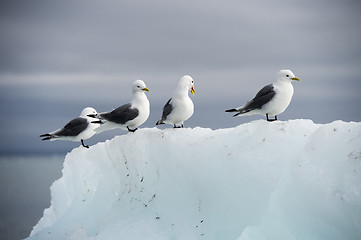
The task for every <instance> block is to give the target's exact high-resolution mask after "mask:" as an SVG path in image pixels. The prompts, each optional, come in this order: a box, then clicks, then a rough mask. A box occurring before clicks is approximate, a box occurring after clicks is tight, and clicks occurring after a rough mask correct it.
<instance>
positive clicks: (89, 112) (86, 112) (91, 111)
mask: <svg viewBox="0 0 361 240" xmlns="http://www.w3.org/2000/svg"><path fill="white" fill-rule="evenodd" d="M92 114H97V111H96V110H95V109H94V108H92V107H86V108H84V109H83V111H81V113H80V117H87V116H88V115H92Z"/></svg>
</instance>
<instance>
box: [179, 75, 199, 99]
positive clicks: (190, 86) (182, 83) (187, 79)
mask: <svg viewBox="0 0 361 240" xmlns="http://www.w3.org/2000/svg"><path fill="white" fill-rule="evenodd" d="M178 88H181V89H187V91H190V92H191V93H192V95H193V96H194V94H195V93H196V91H195V90H194V80H193V78H192V77H191V76H188V75H185V76H183V77H182V78H181V79H180V80H179V84H178Z"/></svg>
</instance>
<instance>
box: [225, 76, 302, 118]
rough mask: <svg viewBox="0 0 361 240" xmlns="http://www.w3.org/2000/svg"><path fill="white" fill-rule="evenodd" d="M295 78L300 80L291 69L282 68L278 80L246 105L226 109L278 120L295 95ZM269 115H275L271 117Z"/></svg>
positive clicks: (241, 113)
mask: <svg viewBox="0 0 361 240" xmlns="http://www.w3.org/2000/svg"><path fill="white" fill-rule="evenodd" d="M293 80H296V81H300V79H299V78H297V77H295V75H294V74H293V73H292V72H291V70H281V71H279V72H278V74H277V78H276V81H275V82H273V83H272V84H269V85H267V86H265V87H263V88H262V89H261V90H260V91H259V92H258V93H257V94H256V96H255V97H254V98H253V99H252V100H250V101H248V102H247V103H246V104H245V105H243V106H241V107H238V108H232V109H228V110H226V112H237V113H236V114H235V115H234V117H235V116H238V115H255V114H260V115H266V118H267V121H269V122H272V121H276V120H277V115H278V114H280V113H283V112H284V111H285V110H286V108H287V107H288V105H289V104H290V102H291V99H292V96H293V86H292V84H291V82H292V81H293ZM269 116H274V119H270V118H269Z"/></svg>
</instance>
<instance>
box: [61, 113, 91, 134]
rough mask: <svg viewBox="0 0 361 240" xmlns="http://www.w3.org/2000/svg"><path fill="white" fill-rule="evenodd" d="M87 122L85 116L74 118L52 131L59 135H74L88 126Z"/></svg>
mask: <svg viewBox="0 0 361 240" xmlns="http://www.w3.org/2000/svg"><path fill="white" fill-rule="evenodd" d="M88 125H89V123H88V121H87V120H86V119H85V118H81V117H78V118H75V119H73V120H71V121H70V122H68V123H67V124H66V125H65V126H64V127H63V128H62V129H60V130H59V131H58V132H56V133H54V135H56V136H59V137H75V136H78V135H79V133H81V132H82V131H84V130H85V129H86V128H87V127H88Z"/></svg>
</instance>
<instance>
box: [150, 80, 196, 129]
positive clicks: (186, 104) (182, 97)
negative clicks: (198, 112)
mask: <svg viewBox="0 0 361 240" xmlns="http://www.w3.org/2000/svg"><path fill="white" fill-rule="evenodd" d="M193 85H194V81H193V78H192V77H191V76H188V75H186V76H183V77H182V78H181V79H180V80H179V83H178V86H177V88H176V89H175V91H174V92H173V96H172V98H171V99H169V100H168V102H167V103H166V104H165V105H164V107H163V114H162V117H161V119H160V120H159V121H158V122H157V123H156V125H159V124H165V123H168V124H173V126H174V128H182V127H183V122H184V121H186V120H187V119H189V118H190V117H191V116H192V115H193V112H194V106H193V102H192V100H191V99H190V98H189V96H188V91H190V92H191V93H192V95H193V96H194V94H195V91H194V86H193ZM177 124H178V125H180V126H177Z"/></svg>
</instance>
